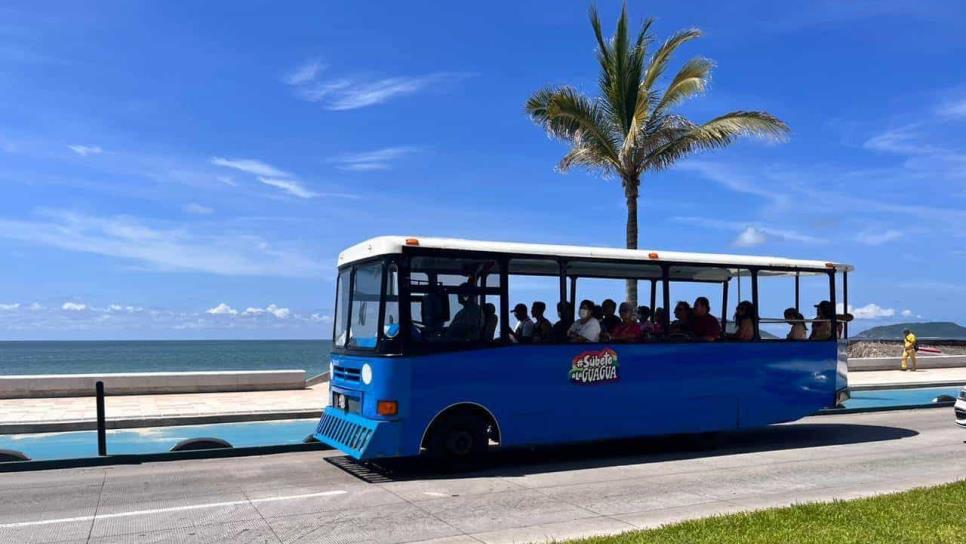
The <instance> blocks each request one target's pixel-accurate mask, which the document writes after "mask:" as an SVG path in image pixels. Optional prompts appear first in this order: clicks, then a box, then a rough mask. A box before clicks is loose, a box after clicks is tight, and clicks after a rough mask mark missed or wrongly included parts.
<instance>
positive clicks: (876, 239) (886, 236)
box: [855, 229, 902, 246]
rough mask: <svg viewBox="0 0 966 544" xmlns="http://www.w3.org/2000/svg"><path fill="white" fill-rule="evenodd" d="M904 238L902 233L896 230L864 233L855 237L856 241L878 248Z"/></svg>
mask: <svg viewBox="0 0 966 544" xmlns="http://www.w3.org/2000/svg"><path fill="white" fill-rule="evenodd" d="M899 238H902V232H901V231H898V230H895V229H887V230H884V231H870V230H867V231H864V232H860V233H859V234H857V235H856V236H855V241H856V242H859V243H860V244H865V245H868V246H878V245H882V244H885V243H887V242H892V241H895V240H898V239H899Z"/></svg>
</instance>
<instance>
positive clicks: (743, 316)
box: [728, 300, 758, 342]
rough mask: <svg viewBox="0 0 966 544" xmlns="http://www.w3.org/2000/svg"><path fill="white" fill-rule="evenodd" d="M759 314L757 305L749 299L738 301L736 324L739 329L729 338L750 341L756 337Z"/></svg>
mask: <svg viewBox="0 0 966 544" xmlns="http://www.w3.org/2000/svg"><path fill="white" fill-rule="evenodd" d="M757 321H758V316H757V314H756V312H755V305H754V304H752V303H751V302H750V301H748V300H743V301H741V302H739V303H738V306H737V307H736V308H735V326H736V327H737V330H736V331H735V332H734V333H733V334H731V335H730V336H729V337H728V338H730V339H732V340H741V341H745V342H747V341H750V340H754V339H755V323H756V322H757Z"/></svg>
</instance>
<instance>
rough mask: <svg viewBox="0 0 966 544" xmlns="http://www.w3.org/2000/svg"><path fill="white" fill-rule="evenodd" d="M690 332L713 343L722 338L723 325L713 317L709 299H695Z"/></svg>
mask: <svg viewBox="0 0 966 544" xmlns="http://www.w3.org/2000/svg"><path fill="white" fill-rule="evenodd" d="M688 330H689V332H690V333H691V334H693V335H694V336H696V337H698V338H700V339H702V340H708V341H709V342H713V341H715V340H717V339H718V338H719V337H720V336H721V323H720V322H719V321H718V318H716V317H715V316H713V315H711V303H710V302H708V299H707V297H698V298H696V299H694V310H693V312H692V314H691V320H690V321H689V322H688Z"/></svg>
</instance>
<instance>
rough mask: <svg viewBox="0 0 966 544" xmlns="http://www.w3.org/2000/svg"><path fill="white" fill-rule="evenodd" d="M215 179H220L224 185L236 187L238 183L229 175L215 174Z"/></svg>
mask: <svg viewBox="0 0 966 544" xmlns="http://www.w3.org/2000/svg"><path fill="white" fill-rule="evenodd" d="M215 179H217V180H218V181H220V182H221V183H224V184H225V185H227V186H229V187H237V186H238V183H237V182H236V181H235V180H234V179H232V177H231V176H217V177H215Z"/></svg>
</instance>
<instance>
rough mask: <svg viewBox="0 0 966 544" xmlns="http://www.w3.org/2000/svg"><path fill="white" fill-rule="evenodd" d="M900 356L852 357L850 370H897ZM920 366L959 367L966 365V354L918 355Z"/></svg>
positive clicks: (917, 360)
mask: <svg viewBox="0 0 966 544" xmlns="http://www.w3.org/2000/svg"><path fill="white" fill-rule="evenodd" d="M900 361H901V359H900V358H899V357H862V358H858V357H850V358H849V371H850V372H856V371H858V372H861V371H863V370H897V369H899V367H900V365H901V362H900ZM916 363H917V365H916V366H917V367H918V368H957V367H966V355H922V354H920V355H919V356H918V357H916Z"/></svg>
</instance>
